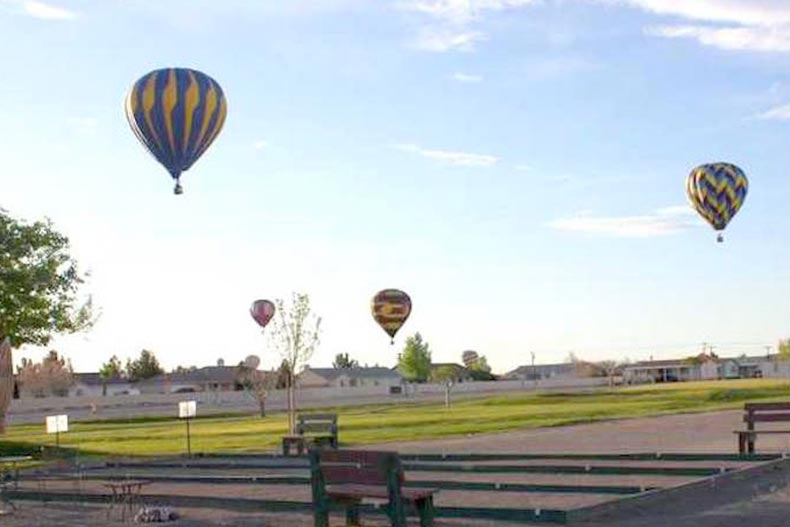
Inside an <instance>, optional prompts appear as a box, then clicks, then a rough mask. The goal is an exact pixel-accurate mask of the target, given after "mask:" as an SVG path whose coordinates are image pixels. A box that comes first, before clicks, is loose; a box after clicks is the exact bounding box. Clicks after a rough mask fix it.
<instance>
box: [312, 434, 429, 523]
mask: <svg viewBox="0 0 790 527" xmlns="http://www.w3.org/2000/svg"><path fill="white" fill-rule="evenodd" d="M310 483H311V486H312V491H313V514H314V518H315V527H328V526H329V510H330V507H331V505H332V504H333V503H334V504H337V505H340V506H341V507H343V508H344V509H345V511H346V525H359V505H360V504H361V502H362V500H363V499H371V500H376V501H378V502H381V501H386V505H384V511H385V512H386V514H387V516H388V517H389V519H390V524H391V525H392V527H406V508H407V507H409V508H414V509H416V510H417V514H418V515H419V517H420V527H430V526H432V525H433V518H434V508H433V495H434V494H435V493H436V492H438V491H437V490H434V489H419V488H413V487H408V488H404V487H403V483H404V476H403V467H402V465H401V462H400V458H399V456H398V454H397V452H376V451H366V450H318V449H313V450H311V451H310Z"/></svg>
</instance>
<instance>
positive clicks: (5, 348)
mask: <svg viewBox="0 0 790 527" xmlns="http://www.w3.org/2000/svg"><path fill="white" fill-rule="evenodd" d="M13 394H14V366H13V361H12V359H11V342H10V341H9V340H8V337H2V335H0V434H4V433H5V417H6V412H7V411H8V408H9V406H11V398H12V397H13Z"/></svg>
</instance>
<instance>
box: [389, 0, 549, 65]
mask: <svg viewBox="0 0 790 527" xmlns="http://www.w3.org/2000/svg"><path fill="white" fill-rule="evenodd" d="M540 1H541V0H404V1H402V2H400V3H399V4H398V5H399V7H400V8H401V9H403V10H405V11H411V12H415V13H419V14H421V15H423V16H425V17H428V18H430V19H431V20H432V21H433V23H432V24H431V25H428V26H425V27H423V28H422V29H421V31H420V32H419V34H418V36H417V38H416V40H415V42H414V46H415V47H416V48H418V49H422V50H426V51H434V52H445V51H452V50H455V51H473V50H474V46H475V44H476V43H477V42H480V41H483V40H485V39H486V35H485V33H483V32H482V31H480V30H477V29H475V28H474V27H473V26H474V25H475V24H477V23H479V22H480V20H481V19H482V18H483V16H484V15H485V13H487V12H495V11H503V10H505V9H513V8H518V7H524V6H527V5H533V4H536V3H539V2H540Z"/></svg>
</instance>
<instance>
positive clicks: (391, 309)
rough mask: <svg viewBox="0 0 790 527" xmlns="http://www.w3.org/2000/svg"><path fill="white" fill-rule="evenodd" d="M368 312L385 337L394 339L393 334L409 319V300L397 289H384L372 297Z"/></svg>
mask: <svg viewBox="0 0 790 527" xmlns="http://www.w3.org/2000/svg"><path fill="white" fill-rule="evenodd" d="M370 310H371V312H372V314H373V318H374V319H375V320H376V322H378V324H379V326H381V328H382V329H383V330H384V331H385V332H386V333H387V335H389V336H390V338H395V334H396V333H397V332H398V330H399V329H400V328H401V326H403V324H404V323H405V322H406V319H408V318H409V314H410V313H411V298H409V295H407V294H406V293H404V292H403V291H400V290H398V289H384V290H383V291H379V292H378V293H376V295H375V296H374V297H373V300H372V301H371V305H370Z"/></svg>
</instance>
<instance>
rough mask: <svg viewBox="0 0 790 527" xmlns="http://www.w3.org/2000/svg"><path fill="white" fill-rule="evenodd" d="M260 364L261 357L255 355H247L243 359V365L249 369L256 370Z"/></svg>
mask: <svg viewBox="0 0 790 527" xmlns="http://www.w3.org/2000/svg"><path fill="white" fill-rule="evenodd" d="M260 364H261V358H260V357H258V356H257V355H247V358H246V359H244V366H245V367H247V368H249V369H251V370H257V369H258V366H260Z"/></svg>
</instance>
